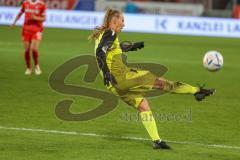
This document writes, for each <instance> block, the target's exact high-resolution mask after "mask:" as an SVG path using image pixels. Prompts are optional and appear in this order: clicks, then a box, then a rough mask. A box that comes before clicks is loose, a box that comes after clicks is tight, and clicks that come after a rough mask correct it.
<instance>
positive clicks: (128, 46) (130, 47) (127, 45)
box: [120, 41, 144, 52]
mask: <svg viewBox="0 0 240 160" xmlns="http://www.w3.org/2000/svg"><path fill="white" fill-rule="evenodd" d="M120 47H121V49H122V51H123V52H128V51H137V50H138V49H142V48H144V42H135V43H132V42H130V41H123V42H121V43H120Z"/></svg>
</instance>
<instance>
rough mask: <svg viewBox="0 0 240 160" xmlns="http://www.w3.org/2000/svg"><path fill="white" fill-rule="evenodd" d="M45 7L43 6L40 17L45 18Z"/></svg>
mask: <svg viewBox="0 0 240 160" xmlns="http://www.w3.org/2000/svg"><path fill="white" fill-rule="evenodd" d="M46 10H47V9H46V5H45V4H43V6H42V9H41V16H46Z"/></svg>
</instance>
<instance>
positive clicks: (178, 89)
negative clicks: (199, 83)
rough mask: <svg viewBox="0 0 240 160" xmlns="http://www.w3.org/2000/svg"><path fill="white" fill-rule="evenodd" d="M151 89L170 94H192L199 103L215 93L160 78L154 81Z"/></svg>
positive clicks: (211, 90) (210, 90)
mask: <svg viewBox="0 0 240 160" xmlns="http://www.w3.org/2000/svg"><path fill="white" fill-rule="evenodd" d="M153 88H155V89H161V90H164V91H167V92H171V93H179V94H181V93H182V94H193V95H194V96H195V98H196V100H198V101H201V100H202V99H204V98H205V97H206V96H210V95H213V94H214V92H215V89H203V88H202V87H194V86H191V85H189V84H186V83H182V82H173V81H169V80H166V79H164V78H160V77H158V78H157V79H156V81H155V84H154V87H153Z"/></svg>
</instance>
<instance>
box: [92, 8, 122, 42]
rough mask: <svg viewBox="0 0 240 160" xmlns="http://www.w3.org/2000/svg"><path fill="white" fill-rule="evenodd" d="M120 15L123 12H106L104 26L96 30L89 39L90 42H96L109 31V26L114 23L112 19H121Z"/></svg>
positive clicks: (112, 10) (110, 10)
mask: <svg viewBox="0 0 240 160" xmlns="http://www.w3.org/2000/svg"><path fill="white" fill-rule="evenodd" d="M120 15H121V11H119V10H114V9H111V8H108V9H107V10H106V12H105V16H104V21H103V24H102V25H101V26H97V27H96V28H95V30H94V31H93V33H92V34H91V35H90V36H89V37H88V40H96V39H97V38H98V37H99V35H100V34H101V33H102V32H103V31H105V30H106V29H109V24H110V22H111V21H112V19H113V18H114V17H117V18H119V17H120Z"/></svg>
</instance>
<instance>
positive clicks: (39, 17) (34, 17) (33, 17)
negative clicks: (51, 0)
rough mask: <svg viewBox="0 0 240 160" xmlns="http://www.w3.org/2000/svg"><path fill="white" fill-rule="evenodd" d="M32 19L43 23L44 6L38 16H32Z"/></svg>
mask: <svg viewBox="0 0 240 160" xmlns="http://www.w3.org/2000/svg"><path fill="white" fill-rule="evenodd" d="M32 19H33V20H36V21H40V22H44V21H45V20H46V6H45V5H44V6H43V7H42V9H41V13H40V15H38V16H37V15H34V14H33V15H32Z"/></svg>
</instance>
